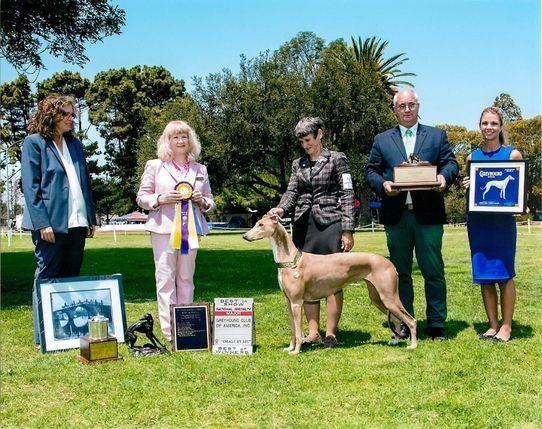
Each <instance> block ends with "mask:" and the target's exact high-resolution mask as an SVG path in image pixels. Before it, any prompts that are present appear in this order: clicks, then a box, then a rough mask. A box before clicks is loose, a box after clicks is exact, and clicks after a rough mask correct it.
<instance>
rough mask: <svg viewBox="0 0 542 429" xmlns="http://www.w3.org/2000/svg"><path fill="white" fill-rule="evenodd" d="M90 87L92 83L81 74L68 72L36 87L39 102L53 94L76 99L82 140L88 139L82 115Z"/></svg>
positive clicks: (58, 74) (52, 77) (46, 80)
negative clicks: (86, 94) (84, 130)
mask: <svg viewBox="0 0 542 429" xmlns="http://www.w3.org/2000/svg"><path fill="white" fill-rule="evenodd" d="M89 86H90V81H89V80H88V79H86V78H83V77H81V75H80V74H79V73H74V72H70V71H67V70H65V71H63V72H60V73H55V74H53V75H52V76H51V77H50V78H49V79H45V80H44V81H43V82H41V83H38V84H37V85H36V98H37V100H38V102H39V101H41V100H43V99H44V98H45V97H47V96H48V95H51V94H53V93H56V94H63V95H71V96H72V97H73V98H75V102H76V104H77V106H76V107H77V124H78V126H79V130H78V137H79V138H80V139H81V140H83V139H84V138H85V137H86V136H85V134H86V132H83V121H82V114H83V111H85V110H86V109H87V103H86V101H85V93H86V91H87V89H88V88H89ZM87 130H88V128H87Z"/></svg>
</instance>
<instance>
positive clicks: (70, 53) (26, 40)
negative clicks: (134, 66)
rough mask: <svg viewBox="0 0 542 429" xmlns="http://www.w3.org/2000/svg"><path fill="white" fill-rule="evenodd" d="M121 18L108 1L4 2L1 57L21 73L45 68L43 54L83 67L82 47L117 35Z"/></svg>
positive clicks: (15, 0) (0, 39)
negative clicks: (47, 53) (46, 52)
mask: <svg viewBox="0 0 542 429" xmlns="http://www.w3.org/2000/svg"><path fill="white" fill-rule="evenodd" d="M124 16H125V13H124V10H122V9H120V8H118V7H117V6H111V5H110V4H109V0H93V1H87V0H41V1H28V0H4V1H2V15H1V22H2V25H1V29H0V54H1V56H2V57H4V58H5V59H6V60H7V61H8V62H9V63H11V64H12V65H13V67H15V69H16V70H17V71H19V72H20V73H23V72H28V71H29V70H31V69H32V68H33V69H34V70H33V71H31V72H30V74H31V73H34V72H36V71H39V70H41V69H42V68H44V67H45V66H44V64H43V60H42V58H41V54H42V53H43V52H44V51H48V52H49V53H50V54H51V55H53V56H55V57H62V60H63V61H64V62H66V63H70V64H77V65H79V66H83V64H85V63H86V62H87V61H88V60H89V59H88V57H87V56H86V55H85V53H84V52H85V47H84V44H85V43H87V42H89V43H96V42H99V41H102V40H103V39H104V38H105V37H107V36H111V35H113V34H120V32H121V27H122V25H124Z"/></svg>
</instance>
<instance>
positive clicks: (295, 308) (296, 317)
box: [288, 301, 303, 355]
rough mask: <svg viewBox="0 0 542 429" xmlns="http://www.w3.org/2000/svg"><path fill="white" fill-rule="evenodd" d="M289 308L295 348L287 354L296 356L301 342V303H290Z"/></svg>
mask: <svg viewBox="0 0 542 429" xmlns="http://www.w3.org/2000/svg"><path fill="white" fill-rule="evenodd" d="M291 307H292V319H293V322H294V331H295V348H294V350H292V351H290V352H289V353H288V354H290V355H296V354H298V353H299V351H300V350H301V342H302V341H303V321H302V316H303V301H300V302H295V303H292V305H291Z"/></svg>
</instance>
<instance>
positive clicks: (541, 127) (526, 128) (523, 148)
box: [506, 115, 542, 214]
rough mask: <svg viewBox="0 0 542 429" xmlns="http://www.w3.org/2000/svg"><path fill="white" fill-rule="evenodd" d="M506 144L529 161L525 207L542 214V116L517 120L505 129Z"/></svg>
mask: <svg viewBox="0 0 542 429" xmlns="http://www.w3.org/2000/svg"><path fill="white" fill-rule="evenodd" d="M506 131H507V134H508V143H509V144H510V145H511V146H513V147H515V148H516V149H518V150H519V151H520V152H521V154H522V155H523V158H524V159H527V160H528V161H529V169H528V180H527V182H528V187H529V191H528V194H527V206H528V207H529V209H530V210H531V212H532V213H535V212H538V213H539V214H542V153H541V150H540V142H541V141H542V115H538V116H535V117H534V118H531V119H518V120H516V121H514V122H512V123H510V124H508V126H507V127H506Z"/></svg>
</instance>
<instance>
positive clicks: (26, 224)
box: [21, 134, 97, 234]
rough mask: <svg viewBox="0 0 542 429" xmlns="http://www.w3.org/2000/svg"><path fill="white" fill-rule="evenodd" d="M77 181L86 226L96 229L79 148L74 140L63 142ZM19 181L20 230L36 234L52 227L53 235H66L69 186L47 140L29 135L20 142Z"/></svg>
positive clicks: (61, 164) (80, 147) (82, 154)
mask: <svg viewBox="0 0 542 429" xmlns="http://www.w3.org/2000/svg"><path fill="white" fill-rule="evenodd" d="M65 140H66V146H67V148H68V150H69V151H70V156H71V159H72V162H73V165H74V167H75V171H76V173H77V177H78V178H79V184H80V185H81V191H82V192H83V198H84V200H85V203H86V208H87V221H88V224H89V226H91V225H96V223H97V222H96V210H95V208H94V202H93V200H92V191H91V189H90V177H89V174H88V168H87V163H86V161H85V156H84V153H83V145H82V143H81V142H80V141H79V140H78V139H76V138H68V137H67V138H65ZM21 177H22V185H23V193H24V200H25V210H24V214H23V222H22V227H23V228H24V229H27V230H33V231H37V230H40V229H42V228H46V227H49V226H50V227H52V228H53V231H54V232H55V233H64V234H66V233H67V232H68V205H69V197H70V195H69V185H68V176H67V174H66V170H65V169H64V164H63V163H62V160H61V159H60V154H59V153H58V152H57V150H56V148H55V145H54V143H53V141H52V140H51V139H45V138H43V137H42V136H41V135H40V134H32V135H30V136H28V137H26V138H25V139H24V143H23V150H22V159H21Z"/></svg>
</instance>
